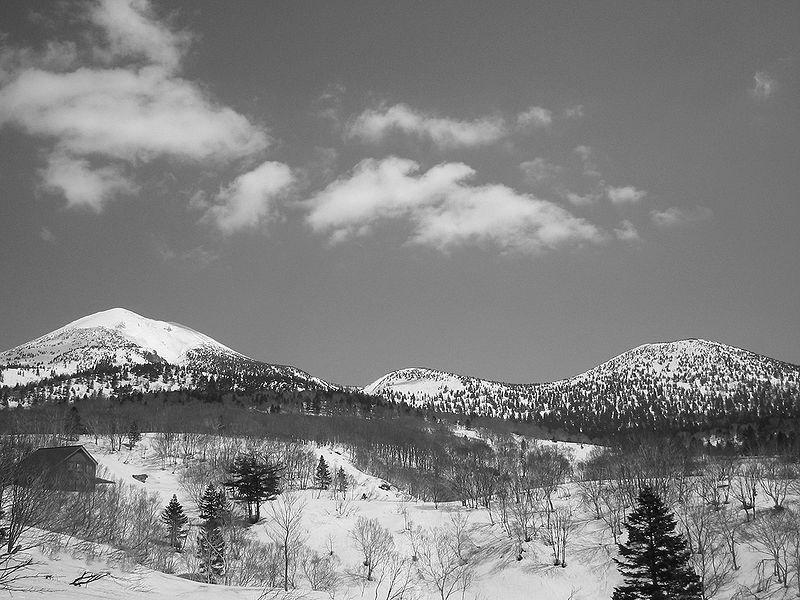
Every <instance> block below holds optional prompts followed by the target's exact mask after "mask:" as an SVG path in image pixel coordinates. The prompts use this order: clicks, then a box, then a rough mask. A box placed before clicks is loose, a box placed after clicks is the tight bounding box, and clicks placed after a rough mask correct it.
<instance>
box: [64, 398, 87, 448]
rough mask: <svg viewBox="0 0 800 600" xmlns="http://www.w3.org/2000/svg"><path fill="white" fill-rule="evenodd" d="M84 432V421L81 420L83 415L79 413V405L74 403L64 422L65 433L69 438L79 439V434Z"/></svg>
mask: <svg viewBox="0 0 800 600" xmlns="http://www.w3.org/2000/svg"><path fill="white" fill-rule="evenodd" d="M83 432H84V427H83V422H82V421H81V415H80V414H79V413H78V407H77V406H75V405H74V404H73V405H72V406H71V407H70V409H69V411H68V412H67V416H66V419H65V422H64V433H65V434H66V436H67V439H69V440H77V439H79V438H78V436H80V434H82V433H83Z"/></svg>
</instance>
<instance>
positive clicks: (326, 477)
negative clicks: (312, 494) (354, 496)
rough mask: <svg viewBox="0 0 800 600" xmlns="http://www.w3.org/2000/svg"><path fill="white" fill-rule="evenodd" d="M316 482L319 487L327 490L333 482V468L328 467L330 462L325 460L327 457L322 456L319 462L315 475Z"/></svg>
mask: <svg viewBox="0 0 800 600" xmlns="http://www.w3.org/2000/svg"><path fill="white" fill-rule="evenodd" d="M314 483H315V484H316V486H317V488H319V489H321V490H327V489H328V486H329V485H330V484H331V470H330V469H329V468H328V463H327V462H325V457H324V456H320V457H319V462H318V463H317V472H316V474H315V475H314Z"/></svg>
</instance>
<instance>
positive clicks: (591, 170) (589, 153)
mask: <svg viewBox="0 0 800 600" xmlns="http://www.w3.org/2000/svg"><path fill="white" fill-rule="evenodd" d="M572 151H573V152H574V153H575V154H577V155H578V156H579V157H580V159H581V162H582V163H583V174H584V175H586V176H587V177H602V174H601V173H600V171H599V169H598V168H597V165H596V164H595V162H594V158H593V157H594V150H592V148H591V147H589V146H576V147H575V148H574V149H573V150H572Z"/></svg>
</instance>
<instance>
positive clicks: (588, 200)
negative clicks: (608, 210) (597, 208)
mask: <svg viewBox="0 0 800 600" xmlns="http://www.w3.org/2000/svg"><path fill="white" fill-rule="evenodd" d="M602 197H603V195H602V194H600V193H597V192H590V193H588V194H576V193H574V192H567V193H566V198H567V201H568V202H569V203H570V204H572V205H574V206H580V207H586V206H591V205H593V204H594V203H595V202H597V201H598V200H600V198H602Z"/></svg>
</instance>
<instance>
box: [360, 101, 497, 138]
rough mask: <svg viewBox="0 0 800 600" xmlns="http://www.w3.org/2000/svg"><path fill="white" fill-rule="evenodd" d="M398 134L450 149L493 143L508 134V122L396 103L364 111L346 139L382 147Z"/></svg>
mask: <svg viewBox="0 0 800 600" xmlns="http://www.w3.org/2000/svg"><path fill="white" fill-rule="evenodd" d="M397 133H402V134H405V135H409V136H414V137H417V138H419V139H423V140H428V141H430V142H432V143H433V144H434V145H435V146H437V147H438V148H440V149H449V148H467V147H475V146H485V145H488V144H493V143H495V142H497V141H498V140H500V139H502V138H504V137H505V136H506V135H508V133H509V132H508V127H507V126H506V123H505V120H504V119H502V118H501V117H497V116H490V117H483V118H480V119H476V120H474V121H460V120H457V119H449V118H445V117H439V116H435V115H431V114H427V113H424V112H421V111H418V110H415V109H413V108H411V107H410V106H407V105H405V104H395V105H393V106H389V107H382V108H379V109H368V110H366V111H364V112H363V113H361V114H360V115H358V116H357V117H356V118H355V119H354V120H353V121H352V122H351V123H350V124H349V125H348V127H347V131H346V136H347V137H348V138H355V139H359V140H361V141H364V142H368V143H371V144H379V143H381V142H383V141H384V140H385V139H387V138H388V137H389V136H391V135H393V134H397Z"/></svg>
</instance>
